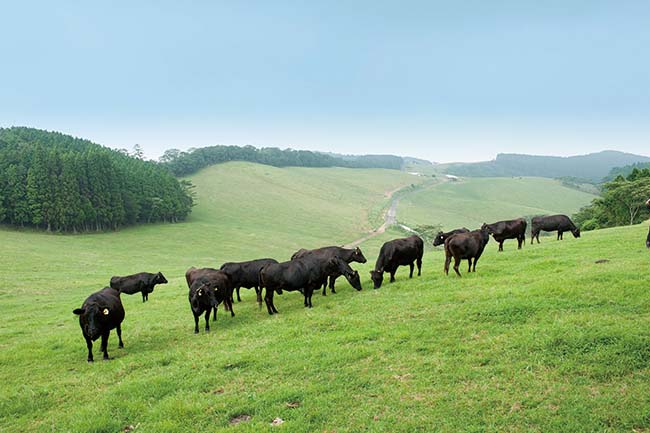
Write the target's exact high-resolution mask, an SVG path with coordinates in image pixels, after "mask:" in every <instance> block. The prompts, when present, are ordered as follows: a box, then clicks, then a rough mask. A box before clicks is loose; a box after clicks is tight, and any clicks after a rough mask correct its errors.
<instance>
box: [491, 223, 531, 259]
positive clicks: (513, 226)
mask: <svg viewBox="0 0 650 433" xmlns="http://www.w3.org/2000/svg"><path fill="white" fill-rule="evenodd" d="M527 225H528V224H527V223H526V220H525V219H524V218H517V219H515V220H508V221H498V222H495V223H493V224H483V227H485V228H486V229H487V231H488V233H489V234H491V235H492V237H493V238H494V240H495V241H497V242H498V243H499V251H503V241H505V240H506V239H517V244H518V246H517V249H521V245H522V244H525V243H526V226H527ZM483 227H481V228H483Z"/></svg>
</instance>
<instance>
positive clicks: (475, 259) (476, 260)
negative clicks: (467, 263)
mask: <svg viewBox="0 0 650 433" xmlns="http://www.w3.org/2000/svg"><path fill="white" fill-rule="evenodd" d="M479 257H481V256H480V255H478V256H476V257H474V272H476V262H478V258H479Z"/></svg>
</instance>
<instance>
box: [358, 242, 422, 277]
mask: <svg viewBox="0 0 650 433" xmlns="http://www.w3.org/2000/svg"><path fill="white" fill-rule="evenodd" d="M422 254H424V242H423V241H422V239H421V238H420V237H419V236H415V235H413V236H410V237H408V238H401V239H393V240H392V241H388V242H386V243H385V244H384V245H382V247H381V250H379V257H378V258H377V262H376V263H375V270H374V271H370V278H372V282H373V283H374V286H375V289H378V288H380V287H381V284H382V282H383V281H384V272H388V273H389V274H390V282H391V283H392V282H393V281H395V272H397V268H398V267H399V266H406V265H409V267H410V268H411V272H410V273H409V278H413V268H414V265H413V263H414V262H415V263H417V265H418V276H420V274H421V271H422Z"/></svg>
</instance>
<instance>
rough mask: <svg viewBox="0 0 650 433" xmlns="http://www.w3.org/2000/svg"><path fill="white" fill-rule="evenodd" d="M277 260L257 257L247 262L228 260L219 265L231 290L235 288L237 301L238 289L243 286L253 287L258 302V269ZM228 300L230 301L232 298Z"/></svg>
mask: <svg viewBox="0 0 650 433" xmlns="http://www.w3.org/2000/svg"><path fill="white" fill-rule="evenodd" d="M277 262H278V261H277V260H275V259H257V260H250V261H247V262H229V263H224V264H223V265H221V268H220V270H222V271H223V272H225V273H226V274H227V275H228V278H229V279H230V284H231V285H232V288H233V290H235V289H236V290H237V302H241V297H240V296H239V289H240V288H241V287H244V288H246V289H250V288H255V293H256V294H257V298H258V302H260V303H261V297H260V292H261V289H260V288H259V281H260V271H261V270H262V268H263V267H264V266H266V265H269V264H271V263H277ZM230 302H231V303H232V299H231V301H230Z"/></svg>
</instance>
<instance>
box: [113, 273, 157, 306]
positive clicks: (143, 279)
mask: <svg viewBox="0 0 650 433" xmlns="http://www.w3.org/2000/svg"><path fill="white" fill-rule="evenodd" d="M156 284H167V279H166V278H165V276H164V275H163V274H162V272H158V273H157V274H151V273H149V272H140V273H139V274H133V275H128V276H126V277H111V287H112V288H114V289H115V290H119V291H120V292H121V293H126V294H127V295H133V294H134V293H138V292H142V302H145V301H147V300H149V293H151V292H153V288H154V286H155V285H156Z"/></svg>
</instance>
